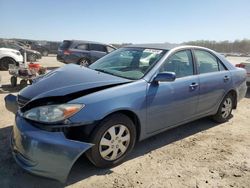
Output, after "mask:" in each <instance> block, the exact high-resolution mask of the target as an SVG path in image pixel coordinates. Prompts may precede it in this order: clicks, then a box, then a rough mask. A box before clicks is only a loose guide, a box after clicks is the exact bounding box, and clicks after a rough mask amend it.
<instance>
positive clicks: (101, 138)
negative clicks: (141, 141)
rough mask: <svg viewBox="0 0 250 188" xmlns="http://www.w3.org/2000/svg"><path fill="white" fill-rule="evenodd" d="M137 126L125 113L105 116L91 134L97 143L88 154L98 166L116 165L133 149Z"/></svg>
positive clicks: (92, 141) (93, 141)
mask: <svg viewBox="0 0 250 188" xmlns="http://www.w3.org/2000/svg"><path fill="white" fill-rule="evenodd" d="M135 141H136V128H135V125H134V123H133V122H132V120H131V119H130V118H129V117H128V116H126V115H124V114H114V115H111V116H109V117H107V118H105V119H104V120H103V121H102V122H101V124H100V125H99V126H98V128H97V129H96V130H95V131H94V133H93V134H92V136H91V140H90V142H91V143H93V144H95V145H94V146H93V147H92V148H91V149H90V150H88V151H87V153H86V155H87V157H88V159H89V160H90V161H91V162H92V163H93V164H94V165H95V166H97V167H101V168H106V167H112V166H115V165H117V164H119V163H121V162H122V161H123V159H124V158H125V157H126V156H127V155H128V153H129V152H130V151H131V150H132V149H133V147H134V145H135Z"/></svg>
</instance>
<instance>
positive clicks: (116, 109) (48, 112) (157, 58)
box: [5, 44, 247, 182]
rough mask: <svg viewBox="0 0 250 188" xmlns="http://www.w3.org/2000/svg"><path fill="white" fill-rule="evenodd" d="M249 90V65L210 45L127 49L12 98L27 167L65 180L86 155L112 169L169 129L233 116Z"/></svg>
mask: <svg viewBox="0 0 250 188" xmlns="http://www.w3.org/2000/svg"><path fill="white" fill-rule="evenodd" d="M246 89H247V87H246V71H245V70H244V69H241V68H237V67H234V66H233V65H231V64H230V63H229V62H228V61H227V60H226V59H225V58H224V57H222V56H221V55H219V54H218V53H216V52H214V51H212V50H209V49H206V48H201V47H195V46H180V47H176V48H172V49H171V48H168V47H166V46H164V45H159V44H145V45H132V46H128V47H124V48H120V49H118V50H116V51H114V52H112V53H110V54H109V55H107V56H105V57H103V58H101V59H99V60H98V61H96V62H95V63H93V64H91V65H90V66H89V67H88V68H86V67H82V66H79V65H74V64H69V65H66V66H64V67H62V68H59V69H56V70H54V71H51V72H49V73H48V74H46V75H44V76H42V77H39V78H37V79H36V80H34V82H33V84H32V85H30V86H28V87H26V88H25V89H23V90H22V91H21V92H20V93H19V95H18V96H17V97H16V96H14V95H8V96H7V97H6V98H5V101H6V108H7V109H8V110H10V111H12V112H14V113H15V114H16V118H15V125H14V128H13V134H12V138H11V148H12V151H13V156H14V158H15V160H16V162H17V163H18V164H19V165H20V166H21V167H22V168H23V169H25V170H27V171H29V172H31V173H33V174H36V175H40V176H45V177H49V178H54V179H57V180H59V181H62V182H65V181H66V180H67V176H68V173H69V172H70V169H71V167H72V166H73V164H74V162H75V161H76V160H77V159H78V158H79V157H80V156H81V155H82V154H86V156H87V158H88V159H89V160H90V161H91V162H92V163H93V164H94V165H95V166H97V167H101V168H106V167H111V166H114V165H117V164H120V163H121V162H122V161H124V159H125V158H126V156H127V155H128V154H129V153H130V152H131V151H132V149H133V147H134V145H135V143H136V142H137V141H141V140H143V139H145V138H148V137H150V136H153V135H155V134H158V133H160V132H162V131H165V130H168V129H170V128H173V127H176V126H179V125H181V124H185V123H188V122H190V121H193V120H196V119H199V118H202V117H206V116H209V117H211V118H212V119H213V120H214V121H216V122H219V123H223V122H226V121H227V120H228V119H229V118H230V117H231V112H232V110H233V109H235V108H236V107H237V103H238V101H239V100H240V99H242V98H243V97H244V96H245V93H246Z"/></svg>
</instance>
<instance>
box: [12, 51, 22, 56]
mask: <svg viewBox="0 0 250 188" xmlns="http://www.w3.org/2000/svg"><path fill="white" fill-rule="evenodd" d="M12 53H14V54H16V55H18V56H19V55H21V53H20V52H16V51H12Z"/></svg>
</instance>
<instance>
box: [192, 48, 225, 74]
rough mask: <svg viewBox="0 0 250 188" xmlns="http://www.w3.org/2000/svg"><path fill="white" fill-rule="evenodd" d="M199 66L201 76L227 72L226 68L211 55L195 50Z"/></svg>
mask: <svg viewBox="0 0 250 188" xmlns="http://www.w3.org/2000/svg"><path fill="white" fill-rule="evenodd" d="M194 54H195V57H196V61H197V66H198V70H199V73H200V74H204V73H210V72H218V71H220V70H221V71H223V70H225V67H224V66H223V65H222V64H221V62H219V60H218V58H216V57H215V56H214V55H212V54H211V53H209V52H207V51H204V50H194Z"/></svg>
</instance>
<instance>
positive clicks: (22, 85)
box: [20, 80, 28, 89]
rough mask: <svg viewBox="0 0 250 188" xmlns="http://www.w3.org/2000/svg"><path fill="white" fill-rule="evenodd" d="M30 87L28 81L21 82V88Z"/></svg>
mask: <svg viewBox="0 0 250 188" xmlns="http://www.w3.org/2000/svg"><path fill="white" fill-rule="evenodd" d="M27 85H28V83H27V80H21V81H20V87H21V88H22V89H23V88H25V87H26V86H27Z"/></svg>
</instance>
